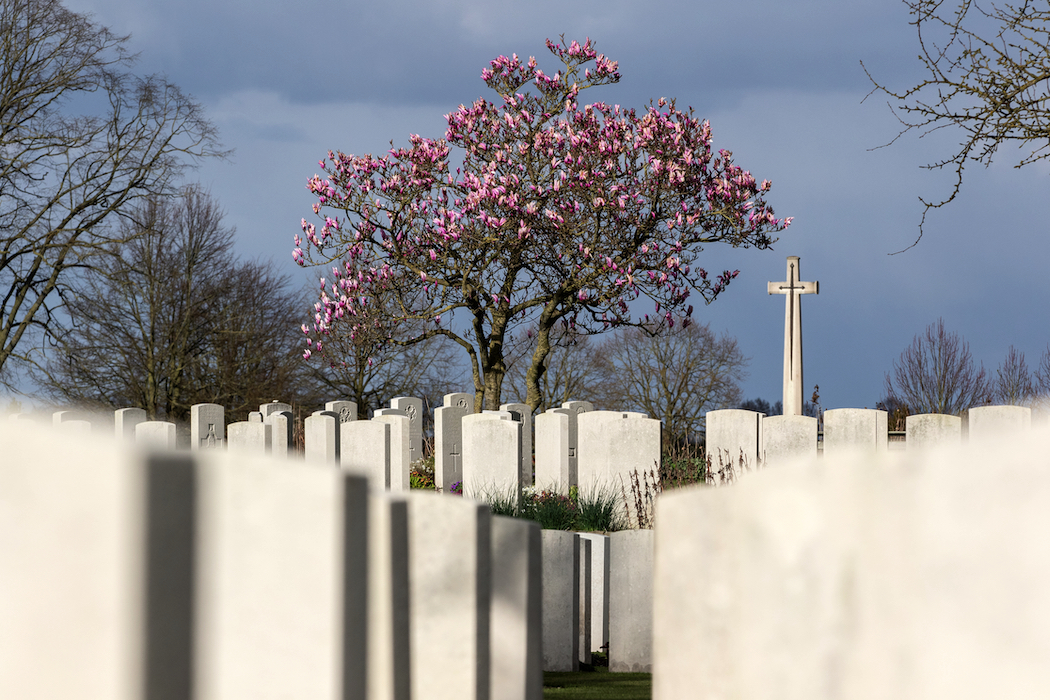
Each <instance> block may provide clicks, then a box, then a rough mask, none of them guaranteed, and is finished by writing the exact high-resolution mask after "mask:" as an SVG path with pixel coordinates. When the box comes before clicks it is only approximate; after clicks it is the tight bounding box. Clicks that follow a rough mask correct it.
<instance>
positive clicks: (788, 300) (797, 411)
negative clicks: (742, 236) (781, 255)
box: [767, 255, 820, 416]
mask: <svg viewBox="0 0 1050 700" xmlns="http://www.w3.org/2000/svg"><path fill="white" fill-rule="evenodd" d="M798 260H799V259H798V256H797V255H792V256H790V257H788V259H787V280H786V281H784V282H769V283H768V285H767V289H768V291H769V293H770V294H783V295H784V297H785V299H784V415H785V416H801V415H802V295H803V294H819V293H820V283H819V282H800V281H799V262H798Z"/></svg>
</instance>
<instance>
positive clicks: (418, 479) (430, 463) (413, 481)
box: [408, 455, 437, 490]
mask: <svg viewBox="0 0 1050 700" xmlns="http://www.w3.org/2000/svg"><path fill="white" fill-rule="evenodd" d="M408 483H409V486H410V487H411V488H413V489H431V490H432V489H435V488H437V486H436V484H435V483H434V457H433V455H431V456H430V457H424V458H423V459H420V460H418V461H416V462H413V463H412V469H411V471H409V473H408Z"/></svg>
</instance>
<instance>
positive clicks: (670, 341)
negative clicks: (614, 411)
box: [598, 323, 748, 443]
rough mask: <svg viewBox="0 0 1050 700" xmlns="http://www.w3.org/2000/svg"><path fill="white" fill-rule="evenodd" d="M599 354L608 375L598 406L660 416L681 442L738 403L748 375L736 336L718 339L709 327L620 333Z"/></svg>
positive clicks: (669, 433)
mask: <svg viewBox="0 0 1050 700" xmlns="http://www.w3.org/2000/svg"><path fill="white" fill-rule="evenodd" d="M598 355H599V358H600V362H601V367H602V369H603V370H604V373H605V377H604V379H605V382H604V384H603V386H604V388H605V391H603V392H602V393H601V395H600V397H598V403H600V404H602V405H605V406H609V407H616V408H618V409H621V410H623V409H634V410H638V411H643V412H645V413H647V414H649V415H650V416H652V417H653V418H659V419H660V420H662V421H663V423H664V430H665V431H666V435H667V437H668V438H669V439H670V440H672V441H676V442H679V443H684V442H688V441H690V440H693V439H695V438H699V437H700V436H701V435H702V434H703V432H704V415H705V414H706V413H707V412H708V411H710V410H713V409H718V408H727V407H729V406H735V405H737V404H738V403H739V402H740V400H741V391H740V381H741V380H742V379H744V377H746V376H747V373H746V371H745V367H746V366H747V363H748V358H746V357H745V356H744V354H743V353H742V352H741V350H740V347H739V345H738V344H737V340H736V338H734V337H732V336H729V335H722V336H715V334H714V333H713V332H712V331H711V328H710V326H708V325H707V324H698V323H694V324H690V325H683V324H678V325H677V326H675V327H673V328H672V329H670V330H666V329H665V330H664V331H663V332H662V333H660V334H658V335H653V334H651V333H649V332H647V330H646V329H645V328H625V329H621V330H618V331H616V332H615V333H613V334H612V335H610V336H609V338H608V339H607V340H606V341H605V342H604V343H603V344H602V346H601V348H600V351H599V353H598Z"/></svg>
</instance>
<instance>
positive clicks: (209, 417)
mask: <svg viewBox="0 0 1050 700" xmlns="http://www.w3.org/2000/svg"><path fill="white" fill-rule="evenodd" d="M225 444H226V409H225V408H223V407H222V406H220V405H219V404H217V403H198V404H194V405H193V406H191V407H190V449H193V450H200V449H208V448H218V447H222V446H224V445H225Z"/></svg>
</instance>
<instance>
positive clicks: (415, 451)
mask: <svg viewBox="0 0 1050 700" xmlns="http://www.w3.org/2000/svg"><path fill="white" fill-rule="evenodd" d="M390 408H396V409H398V410H400V411H404V412H405V415H406V416H408V419H409V421H410V423H409V437H408V451H409V454H408V458H409V461H410V462H416V461H418V460H420V459H423V399H419V398H416V397H414V396H398V397H396V398H393V399H391V400H390Z"/></svg>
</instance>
